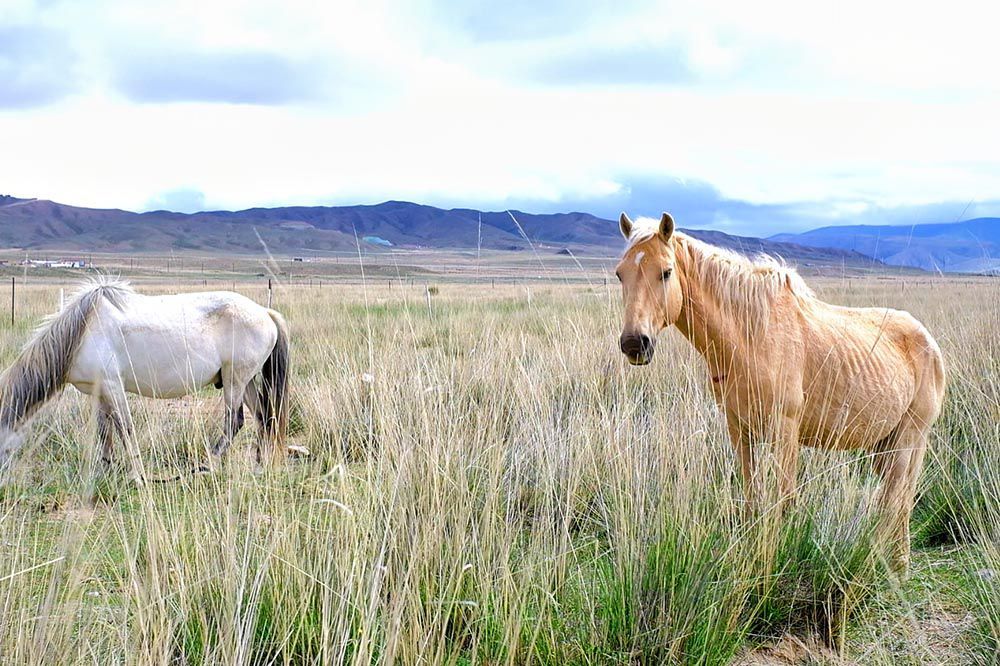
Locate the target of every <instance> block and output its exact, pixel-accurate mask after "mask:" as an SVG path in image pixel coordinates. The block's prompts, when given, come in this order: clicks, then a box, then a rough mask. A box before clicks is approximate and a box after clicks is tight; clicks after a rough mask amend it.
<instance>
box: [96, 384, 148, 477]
mask: <svg viewBox="0 0 1000 666" xmlns="http://www.w3.org/2000/svg"><path fill="white" fill-rule="evenodd" d="M97 400H98V413H97V419H98V420H97V426H98V437H99V438H100V439H101V446H102V450H101V458H102V460H103V461H104V462H105V463H107V462H110V461H111V459H112V455H113V453H114V448H113V446H114V445H113V440H112V432H111V431H112V429H113V430H114V432H115V433H117V435H118V439H119V440H121V443H122V446H123V447H124V448H125V453H126V455H127V456H128V461H129V466H130V468H131V469H130V471H129V477H130V478H131V479H132V480H134V481H136V482H138V483H141V482H142V480H143V478H144V476H145V470H144V469H143V464H142V456H141V455H139V447H138V443H137V442H136V439H135V426H134V425H133V423H132V413H131V412H130V411H129V408H128V400H127V399H126V397H125V389H124V387H122V385H121V384H120V383H118V382H113V381H105V382H104V384H102V385H101V391H100V394H99V395H98V398H97ZM109 425H110V427H108V426H109Z"/></svg>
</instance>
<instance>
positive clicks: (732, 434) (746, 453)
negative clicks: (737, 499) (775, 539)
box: [726, 414, 757, 515]
mask: <svg viewBox="0 0 1000 666" xmlns="http://www.w3.org/2000/svg"><path fill="white" fill-rule="evenodd" d="M726 427H727V428H728V429H729V439H730V440H731V441H732V443H733V448H734V449H735V450H736V455H737V457H738V458H739V461H740V474H741V476H742V477H743V497H744V498H745V499H746V513H747V515H750V514H752V513H753V511H754V508H755V507H754V502H755V501H756V500H755V498H756V495H757V492H756V488H755V485H756V476H757V475H756V465H755V460H754V453H753V446H752V444H751V441H750V433H749V432H748V431H747V429H746V428H745V427H744V426H743V424H741V423H740V421H739V419H738V418H737V417H736V416H730V415H729V414H727V415H726Z"/></svg>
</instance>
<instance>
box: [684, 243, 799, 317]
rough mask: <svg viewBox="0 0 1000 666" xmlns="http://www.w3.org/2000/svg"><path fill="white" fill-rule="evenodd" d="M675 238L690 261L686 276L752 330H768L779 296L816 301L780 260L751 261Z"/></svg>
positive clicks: (760, 256)
mask: <svg viewBox="0 0 1000 666" xmlns="http://www.w3.org/2000/svg"><path fill="white" fill-rule="evenodd" d="M674 238H675V242H676V243H677V246H678V248H679V249H680V250H681V251H682V252H685V253H686V255H687V257H689V259H690V261H688V262H687V266H686V268H687V270H688V271H689V273H690V274H692V275H693V276H694V277H695V278H696V279H697V280H698V282H699V283H700V284H701V285H702V286H703V287H705V289H706V290H707V291H708V292H709V293H710V294H711V295H712V296H713V297H714V298H715V300H716V302H717V303H718V304H719V306H721V307H722V308H723V309H724V310H728V311H730V312H734V313H739V314H743V315H745V316H747V317H748V318H749V319H750V323H751V330H755V331H762V330H763V329H764V328H766V327H767V322H768V320H769V319H770V313H771V304H772V303H774V301H775V299H776V298H777V297H778V296H779V295H780V294H781V293H782V292H785V291H788V292H791V294H793V295H794V296H795V297H796V298H802V299H810V298H815V294H814V293H813V291H812V289H810V288H809V286H808V285H806V283H805V281H804V280H803V279H802V276H800V275H799V274H798V271H796V270H795V269H794V268H792V267H791V266H788V265H786V264H785V262H784V260H783V259H781V258H780V257H774V256H771V255H769V254H764V253H761V254H758V255H756V256H755V257H753V258H750V257H746V256H744V255H742V254H737V253H736V252H732V251H730V250H726V249H723V248H721V247H716V246H715V245H710V244H708V243H705V242H703V241H700V240H698V239H697V238H692V237H691V236H688V235H686V234H683V233H675V234H674Z"/></svg>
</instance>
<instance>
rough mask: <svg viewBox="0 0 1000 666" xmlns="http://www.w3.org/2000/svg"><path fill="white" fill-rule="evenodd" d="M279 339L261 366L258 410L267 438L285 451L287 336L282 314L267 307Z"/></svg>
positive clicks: (277, 449)
mask: <svg viewBox="0 0 1000 666" xmlns="http://www.w3.org/2000/svg"><path fill="white" fill-rule="evenodd" d="M267 313H268V314H269V315H271V319H272V320H273V321H274V325H275V327H276V328H277V329H278V339H277V341H276V342H275V343H274V348H273V349H272V350H271V355H270V356H268V357H267V360H266V361H264V367H263V368H262V369H261V406H260V408H261V412H262V414H261V415H262V421H263V427H264V434H265V436H266V439H267V441H268V442H269V443H270V444H271V445H272V446H274V447H275V448H276V451H275V452H272V453H276V452H277V451H284V448H285V436H286V435H287V433H288V364H289V360H290V358H289V337H288V325H287V324H286V323H285V318H284V317H282V316H281V315H280V314H279V313H278V312H275V311H274V310H268V311H267Z"/></svg>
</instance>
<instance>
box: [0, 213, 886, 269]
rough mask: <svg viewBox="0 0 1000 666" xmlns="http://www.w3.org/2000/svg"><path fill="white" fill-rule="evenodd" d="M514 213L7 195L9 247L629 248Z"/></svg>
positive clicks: (804, 257)
mask: <svg viewBox="0 0 1000 666" xmlns="http://www.w3.org/2000/svg"><path fill="white" fill-rule="evenodd" d="M512 215H513V218H512V217H511V214H508V213H507V212H481V211H477V210H471V209H466V208H455V209H451V210H445V209H442V208H435V207H433V206H423V205H419V204H414V203H408V202H405V201H387V202H385V203H381V204H377V205H373V206H288V207H282V208H250V209H247V210H241V211H208V212H202V213H193V214H184V213H173V212H169V211H153V212H148V213H133V212H130V211H124V210H118V209H94V208H80V207H77V206H67V205H64V204H59V203H55V202H52V201H46V200H42V199H14V198H12V197H0V248H23V249H34V250H64V251H92V252H132V253H143V252H164V251H183V250H192V251H202V252H224V253H247V252H252V253H257V252H260V251H261V250H262V249H263V247H264V246H265V245H266V246H267V248H268V250H270V251H271V252H278V253H292V254H294V253H305V252H315V251H318V252H324V251H345V250H355V249H356V248H357V244H358V243H359V242H360V243H362V244H363V245H364V246H365V247H366V248H367V249H369V250H371V251H385V250H386V249H387V248H391V247H399V248H442V249H443V248H449V249H474V248H476V247H478V246H480V245H481V247H482V248H484V249H488V250H511V251H517V250H527V249H529V248H530V247H531V245H534V246H535V247H536V249H541V250H543V251H550V250H551V251H560V250H563V249H566V248H569V249H570V250H571V251H573V252H577V253H591V254H593V253H606V254H609V255H613V254H616V253H617V252H619V251H620V249H621V247H622V240H621V237H620V235H619V232H618V223H617V221H612V220H604V219H601V218H598V217H595V216H593V215H590V214H588V213H557V214H551V215H535V214H530V213H523V212H520V211H512ZM515 220H516V222H515ZM480 221H481V222H480ZM687 233H689V234H691V235H693V236H695V237H697V238H701V239H703V240H705V241H707V242H709V243H713V244H715V245H719V246H722V247H725V248H728V249H732V250H736V251H738V252H743V253H750V254H754V253H760V252H766V253H768V254H774V255H780V256H781V257H783V258H784V259H786V260H787V261H789V262H791V263H794V264H800V265H801V264H806V265H824V266H827V265H829V266H842V265H844V266H853V267H858V266H862V267H866V268H870V267H872V265H873V261H872V259H871V258H869V257H866V256H864V255H862V254H859V253H857V252H851V251H845V250H840V249H817V248H814V247H806V246H804V245H798V244H794V243H784V242H775V241H773V240H765V239H760V238H747V237H742V236H732V235H729V234H724V233H722V232H719V231H703V230H691V231H688V232H687ZM526 238H528V239H530V241H531V243H530V244H529V242H528V241H527V240H526ZM387 243H388V244H390V245H387Z"/></svg>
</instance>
